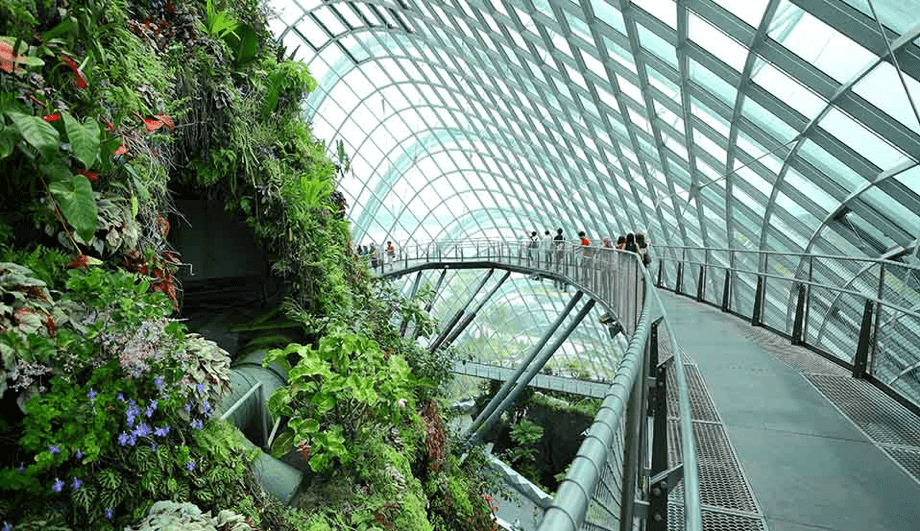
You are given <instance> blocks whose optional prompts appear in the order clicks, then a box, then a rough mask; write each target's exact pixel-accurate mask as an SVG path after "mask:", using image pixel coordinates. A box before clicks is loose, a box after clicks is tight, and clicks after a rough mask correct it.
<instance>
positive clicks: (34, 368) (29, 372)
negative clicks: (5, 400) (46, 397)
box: [7, 360, 51, 392]
mask: <svg viewBox="0 0 920 531" xmlns="http://www.w3.org/2000/svg"><path fill="white" fill-rule="evenodd" d="M49 372H51V367H48V366H47V365H42V364H41V363H26V362H25V361H23V360H19V363H18V364H17V365H15V366H14V367H13V368H12V370H10V371H9V372H8V373H7V377H9V378H10V379H11V380H13V385H12V386H11V387H12V388H13V389H15V390H17V391H19V390H22V389H28V388H29V387H30V386H31V385H32V383H33V382H34V381H35V378H36V377H40V376H44V375H45V374H48V373H49ZM43 391H44V388H42V389H40V390H39V392H43Z"/></svg>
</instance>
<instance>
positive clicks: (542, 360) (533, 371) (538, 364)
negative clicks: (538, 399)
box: [468, 299, 594, 444]
mask: <svg viewBox="0 0 920 531" xmlns="http://www.w3.org/2000/svg"><path fill="white" fill-rule="evenodd" d="M593 307H594V299H590V300H588V302H587V303H585V305H584V306H582V308H581V310H580V311H579V312H578V314H577V315H576V316H575V318H574V319H573V320H572V322H571V323H569V325H568V326H567V327H566V329H565V331H563V333H562V335H561V336H559V337H558V338H556V341H554V342H553V344H552V345H550V347H549V348H548V349H547V350H546V351H545V352H544V353H543V354H541V355H540V356H539V357H538V358H537V359H535V360H534V362H533V363H532V364H531V366H530V367H529V368H528V370H527V372H526V373H524V375H523V376H522V377H521V379H520V380H519V381H518V382H517V383H516V384H515V386H514V387H513V388H512V389H511V391H510V392H509V393H508V396H507V397H505V399H504V400H503V401H502V403H501V404H499V405H498V407H496V408H495V411H493V412H492V414H491V415H489V417H488V418H487V419H486V420H485V421H483V423H482V425H481V426H480V427H479V428H478V429H477V430H476V431H475V432H473V435H472V436H471V437H470V439H469V442H468V443H469V444H476V442H477V441H478V440H479V439H480V438H482V436H483V435H484V434H485V432H486V431H488V429H489V427H491V426H492V424H494V423H495V421H496V420H498V418H499V417H500V416H501V414H502V413H504V412H505V410H506V409H508V407H509V406H511V404H513V403H514V401H515V400H517V398H518V396H520V395H521V393H522V392H523V391H524V389H525V388H526V387H527V385H528V384H529V383H530V381H531V380H533V378H534V377H535V376H536V375H537V373H539V372H540V370H542V369H543V366H544V365H546V362H548V361H549V359H550V358H551V357H552V356H553V354H555V353H556V351H557V350H558V349H559V347H561V346H562V343H564V342H565V340H566V339H568V338H569V336H570V335H571V334H572V332H573V331H574V330H575V328H576V327H578V325H579V324H581V321H582V320H583V319H584V318H585V316H586V315H588V312H589V311H591V308H593Z"/></svg>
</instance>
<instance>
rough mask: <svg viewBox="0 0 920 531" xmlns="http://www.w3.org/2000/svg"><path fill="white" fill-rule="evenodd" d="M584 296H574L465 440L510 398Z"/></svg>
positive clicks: (496, 395)
mask: <svg viewBox="0 0 920 531" xmlns="http://www.w3.org/2000/svg"><path fill="white" fill-rule="evenodd" d="M583 295H584V293H582V292H581V291H579V292H576V293H575V295H573V296H572V298H571V300H569V303H568V304H566V306H565V309H563V310H562V313H560V314H559V317H557V318H556V321H555V322H554V323H553V324H552V325H551V326H550V327H549V328H548V329H547V330H546V332H545V333H544V334H543V337H541V338H540V340H539V341H538V342H537V344H536V345H534V346H533V348H532V349H531V350H530V353H529V354H528V355H527V357H526V358H524V360H523V361H521V363H520V365H518V367H517V369H515V371H514V373H513V374H512V375H511V376H509V377H508V379H507V380H505V383H503V384H502V386H501V388H500V389H499V390H498V392H497V393H495V396H493V397H492V400H490V401H489V403H488V404H486V407H485V408H484V409H483V410H482V411H481V412H480V413H479V415H478V416H477V417H476V420H474V421H473V423H472V424H471V425H470V427H469V428H468V429H467V431H466V434H465V435H464V440H468V439H469V437H470V436H471V435H472V433H473V432H474V431H475V430H476V429H478V428H479V426H481V425H482V422H483V421H484V420H485V419H486V418H488V417H489V415H491V414H492V412H493V411H495V408H496V407H498V404H500V403H501V401H502V400H504V398H505V397H506V396H508V392H510V391H511V388H512V387H513V386H514V384H516V383H517V381H518V379H519V378H520V377H521V375H522V374H524V371H526V370H527V367H528V366H530V364H531V363H532V362H533V360H534V358H536V357H537V354H539V353H540V351H541V350H542V349H543V347H544V346H546V344H547V343H548V342H549V339H550V338H551V337H552V336H553V334H555V333H556V330H557V329H558V328H559V327H560V326H562V323H563V322H564V321H565V318H566V317H568V315H569V314H570V313H571V312H572V309H573V308H575V304H577V303H578V301H579V300H581V298H582V296H583Z"/></svg>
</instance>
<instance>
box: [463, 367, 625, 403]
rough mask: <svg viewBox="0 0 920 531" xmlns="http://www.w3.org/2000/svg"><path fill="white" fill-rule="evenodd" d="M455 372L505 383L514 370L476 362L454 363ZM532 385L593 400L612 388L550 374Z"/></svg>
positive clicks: (539, 375) (533, 381) (536, 378)
mask: <svg viewBox="0 0 920 531" xmlns="http://www.w3.org/2000/svg"><path fill="white" fill-rule="evenodd" d="M453 372H454V373H456V374H465V375H467V376H476V377H479V378H488V379H489V380H498V381H500V382H504V381H505V380H507V379H508V378H509V377H510V376H511V374H512V373H513V372H514V369H508V368H505V367H499V366H497V365H489V364H486V363H478V362H475V361H458V362H456V363H454V368H453ZM530 385H531V386H532V387H536V388H537V389H545V390H549V391H563V392H566V393H571V394H575V395H582V396H590V397H593V398H604V396H606V393H607V390H608V389H609V388H610V384H604V383H598V382H589V381H586V380H577V379H575V378H567V377H565V376H550V375H548V374H538V375H537V376H535V377H534V379H533V380H532V381H531V382H530Z"/></svg>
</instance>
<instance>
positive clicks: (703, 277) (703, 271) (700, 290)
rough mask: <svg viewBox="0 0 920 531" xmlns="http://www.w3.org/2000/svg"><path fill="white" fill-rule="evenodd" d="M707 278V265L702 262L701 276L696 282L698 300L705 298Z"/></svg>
mask: <svg viewBox="0 0 920 531" xmlns="http://www.w3.org/2000/svg"><path fill="white" fill-rule="evenodd" d="M705 280H706V266H705V265H703V264H700V277H699V279H697V282H696V300H698V301H702V300H703V282H704V281H705Z"/></svg>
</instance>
